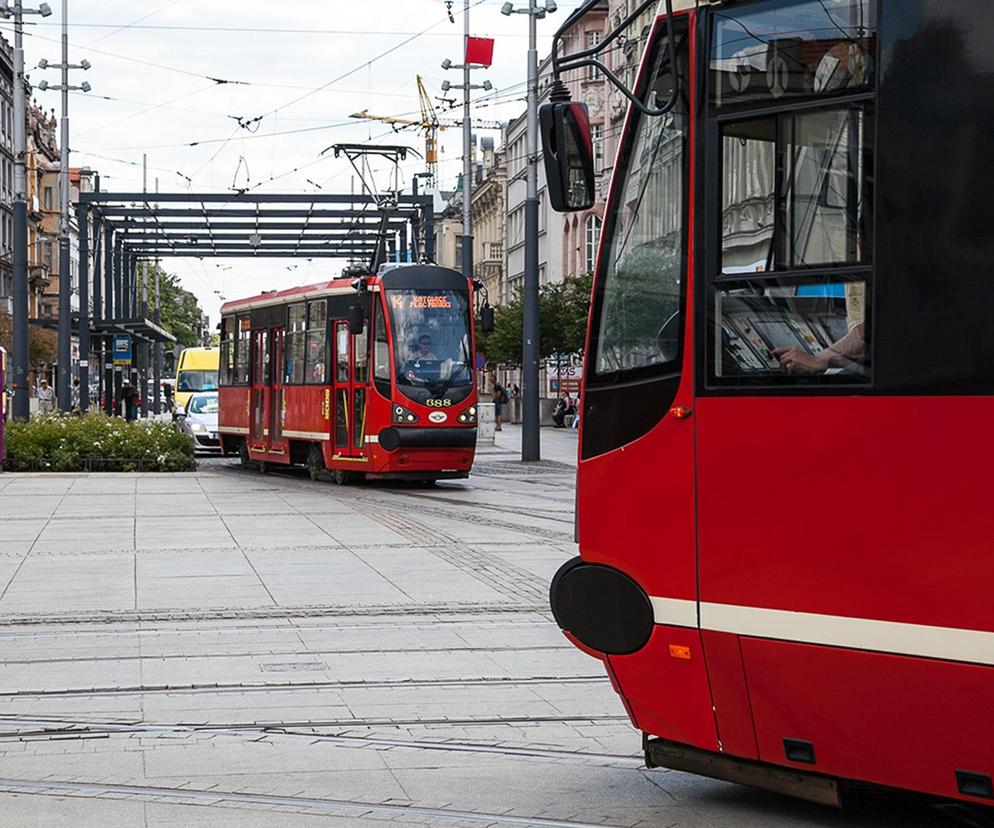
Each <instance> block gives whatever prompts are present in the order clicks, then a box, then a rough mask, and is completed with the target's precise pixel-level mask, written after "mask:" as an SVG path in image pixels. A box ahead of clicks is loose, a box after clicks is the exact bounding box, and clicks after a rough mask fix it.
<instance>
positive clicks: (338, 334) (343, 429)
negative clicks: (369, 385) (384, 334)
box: [334, 321, 369, 457]
mask: <svg viewBox="0 0 994 828" xmlns="http://www.w3.org/2000/svg"><path fill="white" fill-rule="evenodd" d="M367 330H368V329H367ZM367 336H368V333H367V331H363V333H361V334H360V335H358V336H353V335H352V334H350V333H349V323H348V322H347V321H336V322H335V383H334V387H335V454H336V455H338V456H340V457H362V456H364V455H365V451H366V381H367V379H368V365H369V362H368V354H367V351H368V348H367Z"/></svg>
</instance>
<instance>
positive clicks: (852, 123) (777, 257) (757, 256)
mask: <svg viewBox="0 0 994 828" xmlns="http://www.w3.org/2000/svg"><path fill="white" fill-rule="evenodd" d="M871 123H872V118H871V117H870V112H869V110H868V108H866V107H860V106H855V107H836V108H832V109H825V110H818V111H811V112H788V113H783V114H781V115H775V116H771V117H769V118H762V119H758V120H752V121H743V122H739V123H734V124H729V125H726V126H725V127H724V129H723V131H722V144H721V147H722V195H723V198H722V215H721V232H722V272H723V273H724V274H726V275H727V274H737V273H764V272H766V271H771V270H776V271H781V272H782V271H785V270H797V269H801V268H808V267H814V266H824V265H842V264H865V263H867V262H868V261H869V260H870V253H871V229H870V228H871V223H870V212H871V201H872V189H871V183H872V179H871V174H872V167H873V164H872V150H871V147H872V143H873V142H872V136H870V135H869V134H868V133H869V130H870V124H871Z"/></svg>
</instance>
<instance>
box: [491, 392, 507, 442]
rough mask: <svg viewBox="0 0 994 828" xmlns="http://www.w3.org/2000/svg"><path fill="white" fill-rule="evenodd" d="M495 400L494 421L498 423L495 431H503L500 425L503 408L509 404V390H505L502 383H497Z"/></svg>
mask: <svg viewBox="0 0 994 828" xmlns="http://www.w3.org/2000/svg"><path fill="white" fill-rule="evenodd" d="M493 401H494V422H495V423H496V424H497V426H496V428H495V429H494V431H502V430H503V429H501V427H500V415H501V409H502V408H503V407H504V406H505V405H506V404H507V391H505V390H504V388H503V387H502V386H501V384H500V383H497V384H496V385H495V386H494V396H493Z"/></svg>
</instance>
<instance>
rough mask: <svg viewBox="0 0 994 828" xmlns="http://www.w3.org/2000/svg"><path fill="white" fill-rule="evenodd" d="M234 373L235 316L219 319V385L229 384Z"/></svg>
mask: <svg viewBox="0 0 994 828" xmlns="http://www.w3.org/2000/svg"><path fill="white" fill-rule="evenodd" d="M234 375H235V317H233V316H225V317H224V318H223V319H222V320H221V374H220V378H219V379H220V385H231V384H232V381H233V379H234Z"/></svg>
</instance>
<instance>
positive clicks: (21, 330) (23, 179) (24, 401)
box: [0, 0, 52, 420]
mask: <svg viewBox="0 0 994 828" xmlns="http://www.w3.org/2000/svg"><path fill="white" fill-rule="evenodd" d="M51 13H52V9H51V8H50V7H49V5H48V3H42V4H40V5H39V6H38V8H37V9H26V8H24V6H23V5H22V4H21V0H14V3H13V4H11V3H9V2H8V0H0V17H2V18H4V19H5V20H6V19H9V18H13V19H14V204H13V208H14V210H13V212H14V216H13V225H12V228H11V229H12V231H13V239H12V240H11V241H12V242H13V248H14V250H13V270H14V285H13V290H12V294H13V296H12V298H13V300H14V343H13V344H14V359H13V368H14V372H13V385H14V409H13V415H14V417H15V418H16V419H18V420H26V419H28V417H30V416H31V394H30V389H29V388H28V371H29V370H30V368H31V364H30V358H29V354H28V176H27V170H26V168H25V160H26V157H27V152H28V147H27V133H26V130H25V113H24V15H26V14H37V15H41V16H42V17H48V16H49V15H50V14H51Z"/></svg>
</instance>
